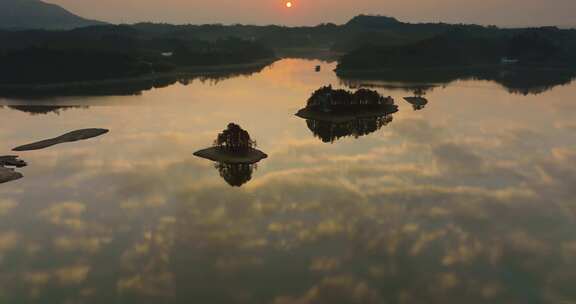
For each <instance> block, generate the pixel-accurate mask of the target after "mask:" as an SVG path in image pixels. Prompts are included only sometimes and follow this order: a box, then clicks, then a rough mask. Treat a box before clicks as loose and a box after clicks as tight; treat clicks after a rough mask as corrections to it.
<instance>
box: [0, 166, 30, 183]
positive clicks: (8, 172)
mask: <svg viewBox="0 0 576 304" xmlns="http://www.w3.org/2000/svg"><path fill="white" fill-rule="evenodd" d="M22 177H24V176H23V175H22V174H21V173H19V172H16V171H14V169H8V168H4V167H0V184H3V183H7V182H11V181H14V180H17V179H21V178H22Z"/></svg>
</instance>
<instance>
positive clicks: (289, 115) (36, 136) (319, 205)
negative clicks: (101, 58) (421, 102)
mask: <svg viewBox="0 0 576 304" xmlns="http://www.w3.org/2000/svg"><path fill="white" fill-rule="evenodd" d="M317 65H320V66H321V71H320V72H315V67H316V66H317ZM334 68H335V63H328V62H322V61H316V60H304V59H284V60H281V61H278V62H276V63H274V64H273V65H272V66H269V67H266V68H265V69H263V70H262V71H260V72H256V73H253V74H247V75H236V76H235V77H232V78H228V79H217V80H214V79H212V80H211V79H195V80H191V81H181V82H176V83H174V84H171V85H168V86H165V87H162V88H156V89H152V90H148V91H144V92H142V93H141V94H139V95H129V96H98V97H61V98H48V99H42V100H37V99H0V104H2V105H3V107H2V108H0V117H1V120H0V121H1V122H0V125H1V128H0V155H10V154H13V152H11V149H12V148H14V147H16V146H19V145H23V144H27V143H30V142H33V141H36V140H41V139H45V138H51V137H54V136H58V135H61V134H64V133H66V132H69V131H72V130H76V129H82V128H106V129H109V130H110V132H109V133H108V134H105V135H102V136H100V137H97V138H93V139H89V140H85V141H79V142H74V143H66V144H61V145H57V146H53V147H50V148H47V149H44V150H37V151H29V152H18V153H17V154H18V155H19V156H20V158H22V159H23V160H25V161H26V162H28V166H27V167H25V168H21V169H17V171H18V172H21V173H22V174H23V175H24V177H23V178H22V179H20V180H16V181H12V182H8V183H5V184H1V185H0V302H1V303H210V304H215V303H271V304H288V303H297V304H312V303H314V304H317V303H330V304H337V303H358V304H360V303H361V304H373V303H507V304H510V303H519V304H526V303H575V302H576V289H574V288H573V285H574V282H575V281H576V217H575V216H576V187H575V185H576V136H575V131H576V121H575V120H574V117H576V83H575V82H572V83H564V84H563V85H558V86H547V87H545V88H543V89H537V90H532V91H522V90H513V89H510V88H506V87H504V86H502V85H501V84H498V83H496V82H490V81H481V80H472V79H469V80H457V81H454V82H450V83H446V84H442V85H439V86H435V87H432V88H429V89H428V90H427V91H426V94H425V97H426V98H427V99H428V101H429V102H428V104H427V105H426V106H425V107H424V108H421V109H419V110H415V109H414V108H413V106H412V105H411V104H409V103H408V102H406V101H405V100H404V99H403V97H406V96H412V95H413V92H412V91H413V89H414V88H413V86H411V85H410V84H404V83H401V82H378V81H343V80H340V79H338V77H337V76H336V75H335V73H334V72H333V69H334ZM328 84H332V85H333V86H334V87H342V88H349V86H352V87H357V86H359V85H363V84H370V86H371V87H372V88H373V89H375V90H378V92H380V93H381V94H382V95H384V96H392V97H393V98H394V99H395V102H396V104H397V105H399V112H397V113H395V114H393V115H392V116H391V117H390V118H388V119H387V120H386V121H383V122H381V123H379V124H378V125H377V126H376V127H372V128H368V129H362V130H358V129H357V126H356V127H354V126H352V127H350V126H349V127H347V128H348V129H345V130H340V129H338V128H334V127H333V126H330V125H328V126H326V125H322V124H316V123H312V122H307V121H306V120H304V119H301V118H299V117H296V116H295V115H294V114H295V113H296V112H297V111H298V110H299V109H300V108H302V107H304V106H305V105H306V100H307V99H308V98H309V97H310V95H311V94H312V93H313V92H314V91H315V90H317V89H318V88H320V87H322V86H324V85H328ZM39 105H43V107H39ZM47 105H49V106H52V107H47ZM230 122H235V123H238V124H239V125H240V126H242V127H243V128H244V129H246V130H248V131H249V133H250V135H251V137H252V138H254V139H256V141H257V143H258V148H259V149H261V150H263V151H264V152H266V153H267V154H268V156H269V157H268V158H267V159H264V160H262V161H261V162H259V163H258V164H257V166H243V167H239V168H226V167H223V166H221V165H215V164H214V163H212V162H211V161H208V160H204V159H201V158H198V157H195V156H194V155H193V153H194V152H195V151H197V150H199V149H202V148H206V147H210V146H211V145H212V143H213V141H214V139H215V138H216V136H217V135H218V133H219V132H221V131H222V130H223V129H224V128H225V127H226V125H227V124H228V123H230ZM355 128H356V129H355ZM336 129H338V130H337V131H338V132H336V131H334V130H336ZM346 135H350V136H346ZM231 185H235V186H236V187H233V186H231ZM238 186H240V187H238Z"/></svg>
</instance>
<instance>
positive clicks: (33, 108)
mask: <svg viewBox="0 0 576 304" xmlns="http://www.w3.org/2000/svg"><path fill="white" fill-rule="evenodd" d="M0 107H4V106H0ZM8 108H10V109H13V110H16V111H20V112H24V113H28V114H30V115H46V114H49V113H54V114H57V115H60V113H61V112H62V111H66V110H71V109H89V108H90V107H89V106H53V105H12V106H8Z"/></svg>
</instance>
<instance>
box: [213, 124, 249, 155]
mask: <svg viewBox="0 0 576 304" xmlns="http://www.w3.org/2000/svg"><path fill="white" fill-rule="evenodd" d="M214 146H215V147H219V148H222V149H225V150H227V151H229V152H235V153H238V152H246V151H248V150H250V149H252V148H254V147H256V141H254V140H252V139H251V138H250V134H248V132H247V131H246V130H244V129H242V128H241V127H240V126H239V125H237V124H235V123H230V124H228V127H227V128H226V130H224V131H222V133H220V134H218V137H217V138H216V140H215V141H214Z"/></svg>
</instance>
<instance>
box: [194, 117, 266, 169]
mask: <svg viewBox="0 0 576 304" xmlns="http://www.w3.org/2000/svg"><path fill="white" fill-rule="evenodd" d="M255 147H256V141H254V140H252V139H251V138H250V134H248V132H247V131H246V130H244V129H242V127H240V126H239V125H237V124H235V123H230V124H228V127H227V128H226V129H225V130H224V131H222V133H220V134H218V137H217V138H216V140H215V141H214V145H213V146H212V147H211V148H207V149H203V150H200V151H197V152H195V153H194V155H195V156H198V157H202V158H205V159H209V160H211V161H215V162H222V163H228V164H255V163H257V162H259V161H261V160H263V159H265V158H267V157H268V155H266V153H264V152H262V151H260V150H258V149H256V148H255Z"/></svg>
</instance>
